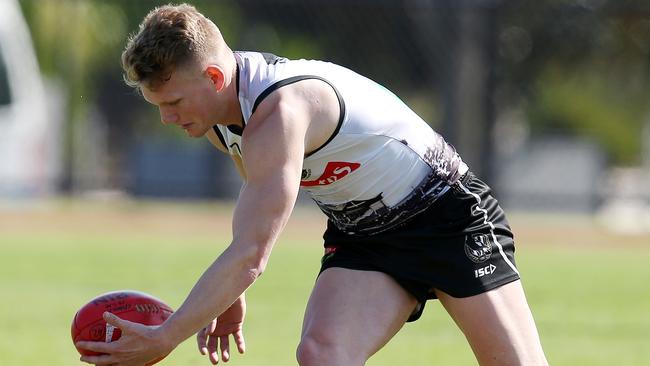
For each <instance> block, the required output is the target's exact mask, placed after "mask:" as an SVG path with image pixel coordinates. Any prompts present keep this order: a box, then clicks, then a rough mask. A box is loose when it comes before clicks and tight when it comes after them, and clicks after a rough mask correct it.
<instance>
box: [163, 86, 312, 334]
mask: <svg viewBox="0 0 650 366" xmlns="http://www.w3.org/2000/svg"><path fill="white" fill-rule="evenodd" d="M286 99H290V98H285V97H283V96H282V94H281V93H274V95H272V96H269V98H267V100H265V101H264V102H263V103H262V104H260V107H259V108H258V110H257V111H256V113H255V115H254V116H253V117H252V118H251V120H250V121H249V123H248V125H247V126H246V129H245V131H244V135H243V142H242V145H243V146H242V147H243V151H242V155H243V161H242V165H243V168H244V170H245V172H246V182H245V184H244V186H243V188H242V191H241V193H240V197H239V200H238V202H237V206H236V208H235V212H234V216H233V241H232V243H231V244H230V246H229V247H228V248H227V249H226V250H225V251H224V252H223V253H222V254H221V255H220V256H219V258H217V260H216V261H215V262H213V264H212V265H211V266H210V267H209V268H208V269H207V270H206V271H205V273H204V274H203V275H202V276H201V278H200V279H199V281H198V282H197V283H196V285H195V286H194V288H193V289H192V291H191V292H190V294H189V296H188V298H187V299H186V301H185V302H184V303H183V305H182V306H181V307H180V308H179V309H178V310H177V311H176V312H175V313H174V315H173V316H172V317H170V319H169V320H168V321H167V322H165V324H164V325H163V326H162V327H161V331H162V332H163V333H165V334H166V335H167V337H168V340H169V341H170V343H172V344H174V345H175V344H178V343H180V342H181V341H182V340H184V339H186V338H187V337H189V336H190V335H191V334H193V333H195V332H196V331H198V330H199V329H201V328H202V327H203V326H204V325H205V324H206V323H207V322H209V321H210V320H211V319H213V318H214V317H216V316H217V315H219V314H221V313H222V312H223V311H224V310H226V309H227V308H228V307H229V306H230V305H231V304H232V303H233V302H234V301H235V300H236V299H237V297H239V296H240V295H241V294H242V293H243V292H244V291H245V290H246V288H248V287H249V286H250V285H251V284H252V283H253V282H254V281H255V280H256V279H257V278H258V277H259V276H260V274H261V273H262V272H263V271H264V269H265V267H266V263H267V261H268V258H269V255H270V252H271V248H272V247H273V244H274V243H275V240H276V239H277V237H278V235H279V234H280V232H281V231H282V229H283V228H284V226H285V224H286V222H287V220H288V218H289V215H290V213H291V210H292V208H293V205H294V203H295V200H296V196H297V192H298V187H299V182H300V173H301V168H302V159H303V155H304V151H305V147H304V140H305V133H306V128H307V123H308V122H307V121H308V118H307V117H306V112H303V111H302V110H301V108H300V106H299V103H298V106H297V107H296V103H291V104H292V107H291V108H290V107H288V104H289V103H290V101H288V100H286ZM305 110H306V109H305Z"/></svg>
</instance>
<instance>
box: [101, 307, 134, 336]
mask: <svg viewBox="0 0 650 366" xmlns="http://www.w3.org/2000/svg"><path fill="white" fill-rule="evenodd" d="M104 320H105V321H106V323H108V324H110V325H112V326H114V327H116V328H120V329H121V330H122V333H124V332H125V331H126V332H130V331H132V330H133V323H132V322H130V321H128V320H124V319H121V318H120V317H119V316H117V315H115V314H112V313H109V312H108V311H106V312H104Z"/></svg>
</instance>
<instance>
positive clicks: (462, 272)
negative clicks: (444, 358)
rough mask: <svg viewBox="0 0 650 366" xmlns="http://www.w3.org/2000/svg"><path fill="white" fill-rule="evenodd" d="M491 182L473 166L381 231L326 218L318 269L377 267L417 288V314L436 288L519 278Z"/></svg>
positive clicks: (459, 291)
mask: <svg viewBox="0 0 650 366" xmlns="http://www.w3.org/2000/svg"><path fill="white" fill-rule="evenodd" d="M490 192H491V190H490V188H489V187H488V186H487V185H486V184H485V183H483V182H482V181H481V180H479V179H478V178H476V177H475V176H474V175H473V174H472V173H471V172H468V173H467V174H466V175H465V176H464V177H463V178H462V179H461V180H460V181H459V182H458V183H456V184H454V185H453V186H452V187H451V189H450V190H449V191H447V193H445V194H444V195H443V196H442V197H440V198H439V199H438V200H437V201H436V202H434V203H433V204H432V205H431V207H429V208H428V209H427V210H426V211H424V212H422V213H421V214H419V215H417V216H415V217H414V218H412V219H411V220H409V221H408V222H406V223H405V224H403V225H401V226H399V227H396V228H394V229H391V230H388V231H384V232H381V233H379V234H376V235H352V234H346V233H344V232H342V231H340V230H338V229H337V228H336V227H335V226H334V225H333V224H332V223H331V222H328V223H327V230H326V231H325V234H324V235H323V238H324V239H325V255H324V256H323V259H322V267H321V272H322V271H324V270H325V269H327V268H331V267H341V268H348V269H355V270H366V271H379V272H383V273H386V274H388V275H389V276H391V277H393V278H394V279H395V280H396V281H397V282H398V283H399V284H400V285H401V286H402V287H404V289H406V290H407V291H408V292H410V293H411V294H413V296H414V297H415V298H416V299H417V300H418V303H419V306H418V307H417V308H416V310H415V311H414V313H413V314H412V315H411V317H410V318H409V320H408V321H414V320H417V319H418V318H419V317H420V315H421V314H422V311H423V310H424V304H425V302H426V301H427V300H428V299H434V298H436V296H435V293H434V292H433V289H439V290H442V291H444V292H445V293H447V294H449V295H451V296H453V297H468V296H473V295H478V294H480V293H484V292H486V291H489V290H491V289H494V288H497V287H499V286H502V285H504V284H506V283H509V282H512V281H515V280H517V279H519V272H518V271H517V269H516V266H515V260H514V252H515V246H514V240H513V235H512V231H511V229H510V226H509V224H508V222H507V220H506V217H505V214H504V212H503V210H502V209H501V207H500V206H499V205H498V202H497V200H496V199H495V198H494V197H492V195H491V194H490Z"/></svg>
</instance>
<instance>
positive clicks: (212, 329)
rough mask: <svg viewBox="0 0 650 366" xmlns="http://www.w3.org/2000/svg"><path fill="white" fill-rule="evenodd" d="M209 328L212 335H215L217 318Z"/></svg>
mask: <svg viewBox="0 0 650 366" xmlns="http://www.w3.org/2000/svg"><path fill="white" fill-rule="evenodd" d="M208 328H209V330H210V334H212V333H214V331H215V330H216V329H217V318H214V319H212V321H211V322H210V324H208Z"/></svg>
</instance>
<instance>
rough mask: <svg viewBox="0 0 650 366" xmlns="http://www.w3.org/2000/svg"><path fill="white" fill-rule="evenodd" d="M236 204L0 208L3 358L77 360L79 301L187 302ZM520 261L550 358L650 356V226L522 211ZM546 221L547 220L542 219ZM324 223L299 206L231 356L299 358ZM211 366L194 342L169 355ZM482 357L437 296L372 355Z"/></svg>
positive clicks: (244, 360)
mask: <svg viewBox="0 0 650 366" xmlns="http://www.w3.org/2000/svg"><path fill="white" fill-rule="evenodd" d="M229 210H230V207H229V206H228V205H223V204H221V205H220V204H217V203H201V204H161V203H133V202H121V203H117V204H115V203H113V204H110V205H108V204H107V205H103V204H99V203H84V202H55V203H50V204H47V205H44V206H39V207H29V208H25V207H15V206H14V207H13V208H7V207H5V208H2V209H0V296H1V301H0V365H3V366H24V365H37V364H40V365H49V366H57V365H66V366H69V365H77V364H80V363H79V361H78V357H79V356H78V354H77V353H76V350H75V349H74V347H73V345H72V342H71V339H70V322H71V320H72V317H73V315H74V313H75V311H76V310H77V309H78V308H79V307H80V306H81V305H82V304H84V303H85V302H86V301H87V300H89V299H90V298H92V297H94V296H96V295H98V294H100V293H103V292H106V291H111V290H116V289H127V288H128V289H137V290H141V291H145V292H149V293H151V294H154V295H156V296H158V297H160V298H162V299H164V300H165V301H166V302H167V303H169V304H170V305H171V306H172V307H177V306H178V305H180V303H181V302H182V300H183V299H184V297H185V295H186V294H187V292H188V291H189V289H190V288H191V287H192V285H193V284H194V281H195V280H196V279H197V278H198V276H200V274H201V273H202V271H203V270H204V269H205V268H206V267H207V265H208V264H209V263H210V262H211V261H212V260H213V259H214V258H215V257H216V256H217V255H218V254H219V253H220V252H221V250H223V248H224V247H225V245H226V244H227V243H228V240H229V238H230V222H229ZM511 221H512V223H513V227H514V230H515V233H516V234H517V239H518V240H517V244H518V247H517V253H518V265H519V267H520V270H521V272H522V276H523V278H524V282H523V283H524V287H525V289H526V291H527V295H528V298H529V302H530V305H531V307H532V308H533V311H534V315H535V318H536V320H537V323H538V327H539V329H540V333H541V337H542V342H543V345H544V347H545V350H546V353H547V356H548V359H549V361H550V364H552V365H567V366H569V365H570V366H580V365H589V366H597V365H603V366H604V365H608V366H609V365H612V364H615V365H650V347H648V346H649V345H650V335H649V334H650V311H649V309H650V291H649V287H648V284H649V283H650V269H649V267H648V263H649V262H650V236H645V237H642V236H634V237H625V236H617V235H613V234H608V233H606V232H604V231H603V230H601V229H599V228H598V227H597V226H596V225H594V224H593V223H592V221H591V220H589V219H584V218H572V217H562V218H555V219H553V218H552V217H551V218H550V219H549V218H543V219H541V218H540V217H534V216H521V215H513V216H512V217H511ZM540 222H541V223H540ZM323 226H324V220H323V219H322V218H321V217H320V216H319V215H318V214H317V213H316V212H315V211H314V210H311V209H306V208H302V207H301V208H300V209H298V210H297V211H296V212H295V213H294V217H293V218H292V220H291V222H290V224H289V226H288V228H287V230H286V231H285V233H284V234H283V236H282V238H281V240H280V242H279V243H278V244H277V246H276V249H275V251H274V254H273V256H272V258H271V262H270V264H269V267H268V268H267V271H266V273H265V274H264V276H263V277H262V278H261V279H260V280H259V281H258V282H257V283H256V284H255V285H254V286H253V287H252V288H251V289H250V290H249V292H248V305H249V313H248V314H249V315H248V318H247V321H246V325H245V332H246V333H245V334H246V340H247V347H248V350H247V353H246V355H245V356H240V355H237V354H236V355H234V357H233V360H231V362H229V363H228V364H230V365H242V366H244V365H295V364H296V362H295V361H294V360H295V358H294V352H295V347H296V345H297V343H298V339H299V333H300V324H301V321H302V314H303V310H304V305H305V303H306V300H307V297H308V295H309V290H310V288H311V286H312V284H313V282H314V279H315V276H316V273H317V270H318V268H319V262H320V256H321V252H322V250H321V247H320V246H321V242H320V235H321V231H322V228H323ZM201 364H203V365H209V364H210V363H209V362H208V361H207V359H202V358H201V356H200V355H199V354H198V352H197V351H196V347H195V344H194V342H193V340H188V341H186V342H185V343H183V344H182V345H181V346H180V347H179V348H178V349H177V350H176V351H175V352H174V353H173V354H172V355H170V356H169V357H168V358H167V359H166V360H165V361H163V362H162V363H161V365H178V366H186V365H201ZM368 364H369V365H371V366H384V365H414V366H416V365H434V364H435V365H475V364H476V362H475V361H474V358H473V356H472V354H471V351H470V349H469V347H468V346H467V344H466V342H465V340H464V338H463V336H462V335H461V334H460V332H459V331H458V330H457V328H456V327H455V325H454V324H453V322H452V321H451V320H450V319H449V317H448V316H447V315H446V313H445V312H444V311H443V309H442V308H441V306H440V305H439V304H438V303H437V302H429V304H428V305H427V310H426V311H425V313H424V316H423V317H422V319H421V320H420V321H418V322H416V323H412V324H408V325H406V326H405V327H404V329H403V330H402V332H400V334H398V336H397V337H396V338H395V339H394V340H393V341H392V342H391V343H390V344H389V345H388V346H387V347H386V348H384V349H383V350H382V351H381V352H379V353H378V354H377V355H375V356H374V357H373V358H372V359H371V361H370V362H369V363H368Z"/></svg>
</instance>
